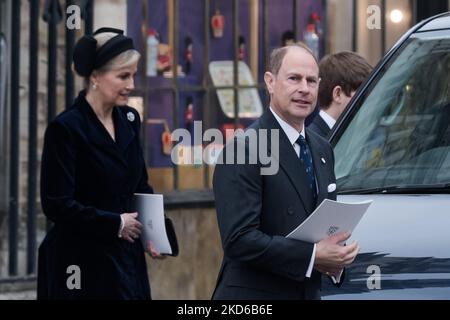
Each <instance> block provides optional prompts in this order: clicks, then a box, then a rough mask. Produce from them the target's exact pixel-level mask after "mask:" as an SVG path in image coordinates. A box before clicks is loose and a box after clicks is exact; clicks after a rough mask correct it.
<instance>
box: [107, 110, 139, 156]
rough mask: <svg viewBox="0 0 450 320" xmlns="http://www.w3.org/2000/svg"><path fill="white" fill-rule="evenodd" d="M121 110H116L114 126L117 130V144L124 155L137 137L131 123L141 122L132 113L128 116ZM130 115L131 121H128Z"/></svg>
mask: <svg viewBox="0 0 450 320" xmlns="http://www.w3.org/2000/svg"><path fill="white" fill-rule="evenodd" d="M120 108H121V107H115V108H114V111H113V117H114V126H115V128H116V144H117V146H118V147H119V149H120V151H121V152H122V153H124V152H125V151H126V150H127V148H128V146H129V144H130V143H131V142H132V141H133V139H134V137H135V133H134V130H133V127H132V125H131V123H132V122H134V121H139V120H138V119H137V118H136V117H135V116H134V114H133V113H132V112H131V111H129V112H128V113H127V114H126V113H125V112H123V111H124V110H121V109H120ZM128 114H130V120H128ZM131 120H132V121H131Z"/></svg>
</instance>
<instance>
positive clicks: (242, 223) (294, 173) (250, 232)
mask: <svg viewBox="0 0 450 320" xmlns="http://www.w3.org/2000/svg"><path fill="white" fill-rule="evenodd" d="M250 128H253V129H256V130H258V129H269V130H270V129H278V130H279V137H280V139H279V155H278V156H277V159H279V170H278V172H277V173H276V174H274V175H261V174H260V172H261V171H260V169H261V167H262V165H261V164H260V163H259V161H258V163H257V164H251V163H250V164H245V165H243V164H222V165H219V164H218V165H216V168H215V172H214V179H213V186H214V195H215V201H216V208H217V218H218V223H219V228H220V233H221V238H222V244H223V249H224V258H223V262H222V267H221V271H220V273H219V277H218V281H217V286H216V290H215V293H214V295H213V298H214V299H227V300H228V299H320V286H321V274H320V273H319V272H317V271H315V270H314V271H313V273H312V276H311V278H306V272H307V269H308V266H309V263H310V260H311V257H312V253H313V246H314V245H313V244H312V243H307V242H303V241H298V240H293V239H287V238H286V237H285V236H286V235H287V234H289V233H290V232H291V231H292V230H294V229H295V228H296V227H297V226H298V225H299V224H300V223H301V222H303V221H304V220H305V219H306V217H308V215H309V214H311V213H312V212H313V211H314V209H315V207H316V204H315V203H313V199H312V196H311V194H310V192H308V182H307V181H308V180H307V175H306V170H305V168H304V167H303V165H302V164H301V162H300V159H299V158H298V156H297V154H296V153H295V150H294V148H293V146H292V145H291V143H290V142H289V140H288V137H287V136H286V134H285V133H284V131H283V130H282V128H281V127H280V125H279V124H278V122H277V121H276V119H275V117H274V116H273V114H272V113H271V111H270V110H267V111H266V112H265V113H264V115H263V116H262V117H261V118H260V119H259V120H258V121H257V122H256V123H255V124H253V125H252V126H251V127H250ZM306 140H307V142H308V144H309V146H310V149H311V153H312V157H313V163H314V169H315V174H316V178H317V180H316V181H317V185H318V190H319V192H318V201H317V203H321V202H322V201H323V200H324V199H325V198H329V199H333V200H335V199H336V193H335V192H333V193H328V186H329V185H330V184H332V183H336V179H335V175H334V157H333V151H332V149H331V146H330V145H329V143H328V142H327V141H326V140H325V139H323V138H322V137H320V136H319V135H317V134H315V133H314V132H312V131H310V130H308V128H307V129H306ZM236 141H238V140H236ZM268 141H269V142H270V140H268ZM238 145H239V143H238ZM248 146H249V144H246V147H248ZM228 148H229V146H228ZM228 148H226V149H225V152H226V151H227V150H228ZM272 149H273V148H272ZM269 150H271V146H270V144H269ZM235 153H238V152H235ZM248 153H249V149H248V148H246V154H248ZM274 157H275V154H274ZM225 158H226V157H225Z"/></svg>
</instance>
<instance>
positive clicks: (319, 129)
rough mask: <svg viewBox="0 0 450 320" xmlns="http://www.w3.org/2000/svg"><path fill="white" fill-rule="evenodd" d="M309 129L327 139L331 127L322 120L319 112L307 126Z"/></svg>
mask: <svg viewBox="0 0 450 320" xmlns="http://www.w3.org/2000/svg"><path fill="white" fill-rule="evenodd" d="M308 128H309V130H311V131H314V132H315V133H317V134H318V135H320V136H322V137H323V138H325V139H328V137H329V136H330V132H331V129H330V127H329V126H328V124H327V123H326V122H325V120H323V118H322V116H321V115H320V114H318V115H316V116H315V117H314V119H313V121H312V122H311V123H310V124H309V126H308Z"/></svg>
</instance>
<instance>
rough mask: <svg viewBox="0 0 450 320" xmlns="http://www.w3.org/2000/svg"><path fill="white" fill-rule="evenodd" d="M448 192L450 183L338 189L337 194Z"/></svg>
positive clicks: (449, 191)
mask: <svg viewBox="0 0 450 320" xmlns="http://www.w3.org/2000/svg"><path fill="white" fill-rule="evenodd" d="M433 193H450V183H438V184H417V185H391V186H385V187H374V188H366V189H364V188H359V189H351V190H338V194H342V195H346V194H433Z"/></svg>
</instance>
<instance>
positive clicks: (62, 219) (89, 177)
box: [38, 92, 153, 299]
mask: <svg viewBox="0 0 450 320" xmlns="http://www.w3.org/2000/svg"><path fill="white" fill-rule="evenodd" d="M113 120H114V126H115V136H116V142H114V140H113V139H112V138H111V137H110V136H109V134H108V132H107V131H106V129H105V127H104V126H103V125H102V124H101V122H100V121H99V120H98V118H97V116H96V115H95V113H94V111H93V109H92V108H91V106H90V105H89V104H88V102H87V101H86V99H85V94H84V92H82V93H80V95H79V96H78V98H77V99H76V101H75V103H74V105H73V106H72V107H71V108H70V109H69V110H67V111H65V112H63V113H62V114H60V115H59V116H58V117H56V119H55V120H54V121H52V122H51V123H50V125H49V126H48V128H47V131H46V133H45V142H44V151H43V155H42V167H41V201H42V208H43V211H44V213H45V215H46V216H47V217H48V218H49V219H50V220H51V221H52V222H53V223H54V225H53V227H52V229H51V230H50V231H49V232H48V234H47V235H46V237H45V239H44V241H43V243H42V244H41V246H40V248H39V270H38V299H150V288H149V283H148V277H147V268H146V263H145V257H144V250H143V247H142V245H141V242H140V241H139V240H137V241H135V242H134V243H133V244H131V243H129V242H127V241H125V240H123V239H120V238H119V237H118V231H119V227H120V214H121V213H125V212H133V211H134V210H133V203H132V200H133V193H135V192H140V193H152V192H153V190H152V188H151V187H150V186H149V185H148V184H147V171H146V167H145V163H144V158H143V152H142V148H141V144H140V138H139V134H140V131H139V128H140V119H139V114H138V113H137V112H136V110H134V109H132V108H130V107H115V108H114V109H113ZM70 265H76V266H78V267H79V268H80V271H81V289H80V290H76V289H74V290H69V289H68V288H67V285H66V281H67V279H68V277H69V276H70V274H67V273H66V271H67V268H68V267H69V266H70Z"/></svg>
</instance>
